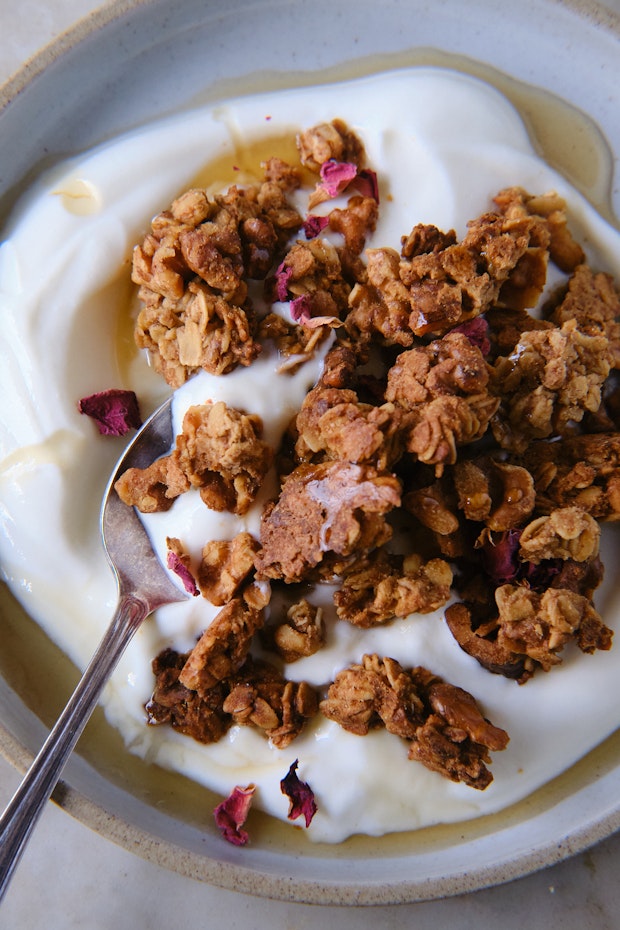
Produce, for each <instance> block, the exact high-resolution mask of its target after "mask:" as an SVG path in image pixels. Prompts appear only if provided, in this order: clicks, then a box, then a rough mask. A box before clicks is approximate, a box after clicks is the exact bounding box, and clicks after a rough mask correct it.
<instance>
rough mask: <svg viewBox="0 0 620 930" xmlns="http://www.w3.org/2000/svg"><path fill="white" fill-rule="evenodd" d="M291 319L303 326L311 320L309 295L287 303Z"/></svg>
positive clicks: (302, 295) (303, 295)
mask: <svg viewBox="0 0 620 930" xmlns="http://www.w3.org/2000/svg"><path fill="white" fill-rule="evenodd" d="M289 310H290V312H291V319H292V320H293V322H294V323H301V324H302V325H304V324H305V323H307V322H308V321H309V320H310V319H311V318H312V299H311V297H310V295H309V294H301V295H300V296H299V297H295V298H294V299H293V300H291V302H290V303H289Z"/></svg>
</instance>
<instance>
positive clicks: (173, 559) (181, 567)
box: [166, 550, 200, 597]
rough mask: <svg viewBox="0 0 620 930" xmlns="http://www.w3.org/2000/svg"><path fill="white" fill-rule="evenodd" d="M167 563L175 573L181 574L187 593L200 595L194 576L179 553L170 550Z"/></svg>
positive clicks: (194, 595) (195, 595)
mask: <svg viewBox="0 0 620 930" xmlns="http://www.w3.org/2000/svg"><path fill="white" fill-rule="evenodd" d="M166 564H167V566H168V568H169V569H170V570H171V571H173V572H174V573H175V575H178V576H179V578H180V579H181V581H182V582H183V587H184V588H185V590H186V591H187V593H188V594H191V595H192V596H193V597H198V595H199V594H200V591H199V590H198V587H197V585H196V582H195V580H194V576H193V575H192V573H191V571H190V570H189V568H188V567H187V565H186V564H185V562H184V561H183V559H182V558H181V556H180V555H179V554H178V553H176V552H173V551H172V550H169V551H168V555H167V557H166Z"/></svg>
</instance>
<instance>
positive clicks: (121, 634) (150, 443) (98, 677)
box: [0, 399, 187, 900]
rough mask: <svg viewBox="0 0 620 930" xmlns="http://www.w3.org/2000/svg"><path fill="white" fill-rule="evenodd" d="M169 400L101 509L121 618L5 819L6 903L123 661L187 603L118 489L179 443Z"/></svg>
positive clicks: (0, 829) (0, 840) (1, 820)
mask: <svg viewBox="0 0 620 930" xmlns="http://www.w3.org/2000/svg"><path fill="white" fill-rule="evenodd" d="M173 438H174V437H173V432H172V415H171V399H168V400H167V401H166V402H165V403H164V404H163V405H162V406H161V407H160V408H159V409H158V410H156V411H155V413H154V414H153V415H152V416H151V417H150V418H149V419H148V420H147V421H146V423H145V424H144V425H143V426H142V428H141V429H140V430H139V432H138V433H137V434H136V436H135V437H134V439H133V441H132V442H131V444H130V445H129V447H128V448H127V449H126V451H125V453H124V455H123V456H122V458H121V459H120V461H119V462H118V464H117V466H116V468H115V469H114V473H113V475H112V477H111V478H110V481H109V483H108V487H107V489H106V492H105V494H104V497H103V505H102V508H101V527H100V528H101V535H102V538H103V544H104V547H105V550H106V553H107V556H108V560H109V562H110V564H111V566H112V569H113V570H114V573H115V575H116V579H117V583H118V592H119V600H118V606H117V608H116V612H115V614H114V617H113V619H112V622H111V623H110V626H109V627H108V630H107V632H106V634H105V636H104V637H103V639H102V641H101V643H100V644H99V647H98V648H97V651H96V652H95V654H94V656H93V658H92V660H91V662H90V665H89V666H88V668H87V669H86V671H85V672H84V675H83V676H82V678H81V680H80V682H79V684H78V686H77V688H76V689H75V691H74V692H73V695H72V697H71V698H70V699H69V702H68V704H67V706H66V707H65V709H64V711H63V712H62V714H61V715H60V717H59V719H58V721H57V723H56V724H55V726H54V728H53V729H52V730H51V732H50V734H49V736H48V738H47V740H46V741H45V743H44V744H43V746H42V748H41V750H40V751H39V754H38V755H37V757H36V758H35V760H34V762H33V763H32V765H31V767H30V769H29V770H28V772H27V774H26V775H25V777H24V779H23V781H22V783H21V785H20V786H19V788H18V789H17V791H16V793H15V794H14V796H13V798H12V799H11V801H10V802H9V804H8V806H7V807H6V809H5V811H4V813H3V814H2V816H1V817H0V900H1V899H2V897H3V895H4V892H5V891H6V888H7V886H8V884H9V881H10V879H11V876H12V874H13V871H14V869H15V866H16V865H17V863H18V861H19V858H20V856H21V854H22V852H23V850H24V847H25V845H26V842H27V840H28V839H29V837H30V834H31V833H32V830H33V828H34V826H35V824H36V823H37V820H38V818H39V816H40V814H41V812H42V811H43V808H44V807H45V804H46V802H47V800H48V799H49V797H50V795H51V793H52V791H53V790H54V787H55V786H56V783H57V782H58V779H59V778H60V775H61V772H62V770H63V768H64V766H65V764H66V762H67V759H68V758H69V756H70V755H71V752H72V751H73V748H74V746H75V744H76V743H77V741H78V738H79V736H80V734H81V733H82V730H83V729H84V727H85V726H86V723H87V722H88V719H89V717H90V716H91V714H92V712H93V710H94V709H95V706H96V705H97V702H98V700H99V697H100V695H101V692H102V691H103V688H104V686H105V685H106V683H107V681H108V679H109V677H110V675H111V674H112V672H113V671H114V669H115V668H116V665H117V663H118V660H119V659H120V657H121V655H122V653H123V652H124V650H125V648H126V646H127V644H128V643H129V641H130V639H131V638H132V636H133V634H134V633H135V632H136V630H137V629H138V627H139V626H140V624H141V623H142V621H143V620H144V619H145V618H146V617H148V615H149V614H150V613H151V612H152V611H153V610H155V609H156V608H157V607H161V606H163V605H164V604H171V603H173V602H174V601H183V600H185V598H186V596H187V595H186V594H185V592H183V591H182V590H181V589H180V588H178V587H177V586H176V585H175V584H174V583H173V581H172V580H171V579H170V577H169V575H168V574H167V572H166V571H165V570H164V568H163V567H162V565H161V563H160V561H159V559H158V558H157V556H156V555H155V553H154V552H153V549H152V548H151V543H150V540H149V538H148V536H147V534H146V531H145V530H144V527H143V526H142V523H141V522H140V520H139V518H138V516H137V515H136V512H135V510H134V509H133V508H132V507H127V506H126V505H125V504H123V503H122V501H121V500H120V498H119V497H118V495H117V493H116V491H115V490H114V483H115V482H116V480H117V479H118V478H119V477H120V475H121V474H122V473H123V472H124V471H126V470H127V469H128V468H131V467H137V468H143V467H145V466H146V465H149V464H150V463H151V462H153V461H155V459H156V458H159V456H160V455H162V454H164V453H165V452H168V451H169V450H170V448H171V446H172V444H173Z"/></svg>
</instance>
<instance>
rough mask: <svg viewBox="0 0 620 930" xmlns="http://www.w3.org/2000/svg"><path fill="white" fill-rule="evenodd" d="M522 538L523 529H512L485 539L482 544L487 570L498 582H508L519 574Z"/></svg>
mask: <svg viewBox="0 0 620 930" xmlns="http://www.w3.org/2000/svg"><path fill="white" fill-rule="evenodd" d="M520 538H521V530H519V529H512V530H506V531H505V532H504V533H500V534H499V536H498V537H496V538H493V539H491V538H487V539H486V540H485V542H484V544H483V546H482V561H483V563H484V568H485V571H486V572H487V574H488V575H490V576H491V578H492V579H493V581H494V582H495V583H496V584H508V583H510V582H511V581H514V580H515V579H516V577H517V575H518V574H519V570H520V568H521V560H520V559H519V540H520Z"/></svg>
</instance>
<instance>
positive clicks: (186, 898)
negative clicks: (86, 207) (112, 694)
mask: <svg viewBox="0 0 620 930" xmlns="http://www.w3.org/2000/svg"><path fill="white" fill-rule="evenodd" d="M100 5H101V2H100V0H20V2H19V3H15V0H0V81H2V80H4V79H5V78H7V77H8V76H9V75H11V74H12V73H13V72H14V71H15V70H16V69H17V68H19V67H20V66H21V64H22V63H23V62H24V61H25V60H26V59H27V58H28V57H29V56H30V55H31V54H32V53H33V52H35V51H36V50H37V49H39V48H40V47H41V46H43V45H44V44H45V43H47V42H48V41H49V40H50V39H52V38H54V37H55V36H57V35H58V34H59V33H61V32H62V31H63V30H64V29H65V28H67V26H69V25H71V24H72V23H73V22H75V21H76V20H77V19H79V18H80V17H82V16H85V15H86V14H88V13H89V12H90V11H91V10H93V9H94V8H96V7H98V6H100ZM607 5H608V6H609V7H611V8H614V9H616V10H620V0H607ZM18 781H19V777H18V774H17V773H16V772H15V771H14V770H13V769H12V768H11V766H10V765H9V764H8V763H7V762H6V761H5V760H3V759H1V758H0V806H3V805H4V804H5V803H6V802H7V801H8V800H9V798H10V796H11V794H12V792H13V791H14V790H15V788H16V787H17V784H18ZM619 871H620V835H616V836H613V837H611V838H609V839H607V840H605V841H603V842H601V843H599V844H598V845H597V846H595V847H594V848H592V849H590V850H588V851H586V852H584V853H582V854H580V855H577V856H575V857H573V858H571V859H569V860H567V861H565V862H563V863H561V864H559V865H556V866H554V867H552V868H549V869H546V870H544V871H542V872H538V873H536V874H534V875H531V876H528V877H526V878H523V879H520V880H518V881H515V882H511V883H509V884H507V885H503V886H500V887H496V888H490V889H486V890H483V891H479V892H476V893H474V894H469V895H466V896H461V897H455V898H449V899H445V900H442V901H432V902H423V903H418V904H413V905H401V906H393V907H378V908H373V907H370V908H360V907H346V908H338V907H320V906H310V905H295V904H289V903H284V902H276V901H268V900H263V899H256V898H250V897H247V896H244V895H241V894H236V893H234V892H230V891H223V890H221V889H217V888H211V887H209V886H207V885H204V884H202V883H200V882H196V881H194V880H192V879H189V878H185V877H183V876H180V875H177V874H175V873H172V872H169V871H166V870H165V869H162V868H160V867H158V866H156V865H153V864H151V863H149V862H145V861H143V860H142V859H140V858H138V857H137V856H135V855H134V854H132V853H130V852H127V851H125V850H124V849H120V848H118V847H117V846H115V845H114V844H112V843H111V842H110V841H108V840H105V839H102V838H101V837H100V836H98V835H96V834H95V833H93V832H92V831H91V830H89V829H88V828H86V827H84V826H83V825H82V824H80V823H78V822H76V821H75V820H74V819H72V818H71V817H70V816H69V815H68V814H66V813H65V812H64V811H63V810H61V809H60V808H58V807H56V806H55V805H54V804H49V805H48V807H47V809H46V811H45V813H44V815H43V817H42V820H41V823H40V824H39V826H38V828H37V830H36V832H35V834H34V836H33V838H32V840H31V842H30V844H29V846H28V848H27V849H26V852H25V854H24V856H23V859H22V861H21V863H20V865H19V868H18V869H17V871H16V874H15V876H14V878H13V881H12V883H11V886H10V888H9V890H8V892H7V894H6V897H5V899H4V902H3V904H2V907H1V908H0V930H35V928H43V927H44V928H45V930H72V928H78V927H79V928H82V930H108V928H115V930H125V928H129V927H136V928H140V930H164V928H169V927H174V926H179V927H183V926H196V925H198V926H200V927H207V926H213V927H221V926H226V927H227V928H228V930H237V928H243V930H263V928H287V930H311V928H312V930H314V928H317V930H318V928H321V930H323V928H324V927H326V926H329V927H330V928H331V930H348V928H351V927H356V928H357V930H364V928H369V930H370V928H375V927H377V926H379V927H381V928H386V930H389V928H394V930H396V928H401V927H402V928H404V927H408V928H409V927H415V928H416V930H426V928H429V930H430V928H435V927H440V928H448V927H458V928H459V930H468V928H474V927H475V928H476V930H486V928H495V927H497V926H501V927H502V928H503V930H517V928H519V930H521V928H522V927H524V926H531V927H534V928H536V927H545V928H546V930H573V928H574V930H577V928H579V930H614V928H618V927H620V916H619V915H620V883H619V882H618V880H617V876H618V872H619ZM198 915H200V916H198Z"/></svg>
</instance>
